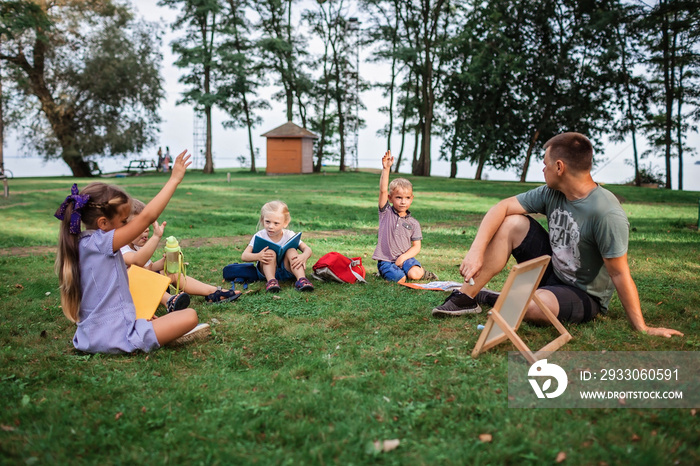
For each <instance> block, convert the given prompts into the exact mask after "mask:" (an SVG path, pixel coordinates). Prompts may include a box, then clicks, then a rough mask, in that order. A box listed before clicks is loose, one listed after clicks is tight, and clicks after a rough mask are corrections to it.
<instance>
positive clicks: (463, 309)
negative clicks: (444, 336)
mask: <svg viewBox="0 0 700 466" xmlns="http://www.w3.org/2000/svg"><path fill="white" fill-rule="evenodd" d="M480 312H481V307H480V306H479V304H477V302H476V301H475V300H474V299H473V298H470V297H469V296H467V295H465V294H464V293H462V292H461V291H457V290H455V291H453V292H452V294H451V295H450V296H449V297H448V298H447V299H446V300H445V302H444V303H442V304H441V305H440V306H438V307H436V308H435V309H433V316H435V317H446V316H461V315H464V314H478V313H480Z"/></svg>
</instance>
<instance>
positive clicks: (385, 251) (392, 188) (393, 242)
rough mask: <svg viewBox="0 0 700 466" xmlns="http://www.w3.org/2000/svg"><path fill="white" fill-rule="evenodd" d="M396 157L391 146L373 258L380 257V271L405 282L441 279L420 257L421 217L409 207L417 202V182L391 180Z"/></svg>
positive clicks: (382, 180)
mask: <svg viewBox="0 0 700 466" xmlns="http://www.w3.org/2000/svg"><path fill="white" fill-rule="evenodd" d="M393 164H394V157H392V156H391V151H390V150H388V151H386V153H385V154H384V157H382V175H381V177H380V178H379V231H378V232H377V247H376V248H375V250H374V254H373V255H372V259H374V260H377V261H378V262H377V268H378V269H379V275H381V276H382V277H383V278H384V279H385V280H388V281H392V282H398V283H403V282H405V281H406V279H407V278H408V279H410V280H437V277H436V276H435V274H434V273H432V272H429V271H427V270H425V269H423V267H422V266H421V264H420V262H418V261H417V260H416V258H415V257H416V256H417V255H418V253H419V252H420V247H421V240H422V239H423V235H422V233H421V229H420V224H419V223H418V220H416V219H415V218H413V217H412V216H411V212H410V211H409V210H408V208H409V207H411V203H412V202H413V185H412V184H411V182H410V181H408V180H407V179H406V178H396V179H394V180H393V181H392V182H391V183H389V174H390V172H391V166H392V165H393Z"/></svg>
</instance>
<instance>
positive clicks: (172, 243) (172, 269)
mask: <svg viewBox="0 0 700 466" xmlns="http://www.w3.org/2000/svg"><path fill="white" fill-rule="evenodd" d="M181 254H182V248H180V243H178V241H177V238H175V237H174V236H168V237H167V238H166V239H165V271H166V272H167V273H178V272H179V271H180V264H181V259H180V256H181Z"/></svg>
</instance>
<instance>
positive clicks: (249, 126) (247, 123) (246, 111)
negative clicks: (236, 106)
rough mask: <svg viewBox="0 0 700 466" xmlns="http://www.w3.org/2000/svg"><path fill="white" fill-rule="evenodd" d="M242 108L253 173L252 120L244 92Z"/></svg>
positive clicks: (254, 170)
mask: <svg viewBox="0 0 700 466" xmlns="http://www.w3.org/2000/svg"><path fill="white" fill-rule="evenodd" d="M243 110H244V112H245V123H246V126H247V127H248V146H249V147H250V171H251V172H253V173H255V172H256V171H257V170H256V168H255V148H253V122H252V121H251V120H250V108H249V107H248V99H247V98H246V95H245V92H244V93H243Z"/></svg>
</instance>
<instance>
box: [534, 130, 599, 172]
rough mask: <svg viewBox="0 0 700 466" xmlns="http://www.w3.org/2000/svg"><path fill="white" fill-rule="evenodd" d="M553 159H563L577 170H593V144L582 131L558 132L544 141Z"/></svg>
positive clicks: (571, 167)
mask: <svg viewBox="0 0 700 466" xmlns="http://www.w3.org/2000/svg"><path fill="white" fill-rule="evenodd" d="M544 148H545V150H546V149H549V156H550V157H551V158H552V160H562V161H563V162H564V163H565V164H566V165H567V166H568V167H569V168H570V169H572V170H573V171H575V172H585V171H591V168H593V145H592V144H591V141H589V140H588V138H587V137H586V136H584V135H583V134H580V133H561V134H557V135H556V136H554V137H553V138H551V139H550V140H549V141H547V142H545V143H544Z"/></svg>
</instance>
